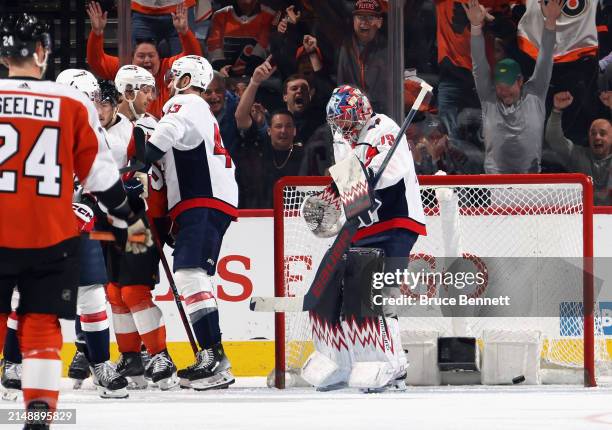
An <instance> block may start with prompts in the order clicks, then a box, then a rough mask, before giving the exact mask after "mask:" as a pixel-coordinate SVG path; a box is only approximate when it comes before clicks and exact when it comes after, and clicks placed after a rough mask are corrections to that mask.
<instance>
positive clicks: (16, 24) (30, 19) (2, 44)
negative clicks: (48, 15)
mask: <svg viewBox="0 0 612 430" xmlns="http://www.w3.org/2000/svg"><path fill="white" fill-rule="evenodd" d="M36 42H40V43H41V44H42V46H43V48H45V49H46V50H47V51H48V52H51V35H50V34H49V27H48V26H47V25H46V24H43V23H41V22H39V21H38V19H36V17H35V16H32V15H28V14H27V13H24V14H21V15H8V16H4V17H2V18H0V57H17V58H19V57H20V58H27V57H32V56H33V55H34V52H35V50H36Z"/></svg>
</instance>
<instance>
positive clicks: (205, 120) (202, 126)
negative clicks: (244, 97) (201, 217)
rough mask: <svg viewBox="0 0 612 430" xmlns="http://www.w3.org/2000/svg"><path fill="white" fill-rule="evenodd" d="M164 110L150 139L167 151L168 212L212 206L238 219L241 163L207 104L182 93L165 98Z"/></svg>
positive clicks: (164, 166)
mask: <svg viewBox="0 0 612 430" xmlns="http://www.w3.org/2000/svg"><path fill="white" fill-rule="evenodd" d="M163 112H164V117H163V118H162V119H161V120H160V121H159V123H158V124H157V127H156V128H155V132H154V133H153V135H152V136H151V137H150V138H149V143H151V144H152V145H153V146H155V147H156V148H157V149H159V150H160V151H163V152H164V153H165V154H164V156H163V157H162V158H161V160H160V164H161V167H162V170H163V172H164V178H165V180H166V186H167V188H168V190H167V194H168V209H169V215H170V216H171V217H172V218H176V217H177V216H178V215H179V214H180V213H181V212H183V211H185V210H187V209H191V208H194V207H208V208H212V209H217V210H219V211H221V212H224V213H226V214H228V215H230V216H232V217H234V218H236V217H237V216H238V210H237V209H236V207H237V205H238V185H237V183H236V177H235V172H236V166H235V165H234V162H233V161H232V159H231V157H230V155H229V152H228V151H227V150H226V149H225V148H224V147H223V141H222V140H221V133H220V132H219V124H218V123H217V120H216V119H215V117H214V116H213V114H212V112H211V111H210V107H209V106H208V103H206V102H205V101H204V99H203V98H201V97H200V96H198V95H195V94H179V95H177V96H174V97H173V98H171V99H170V100H168V102H166V104H165V105H164V108H163Z"/></svg>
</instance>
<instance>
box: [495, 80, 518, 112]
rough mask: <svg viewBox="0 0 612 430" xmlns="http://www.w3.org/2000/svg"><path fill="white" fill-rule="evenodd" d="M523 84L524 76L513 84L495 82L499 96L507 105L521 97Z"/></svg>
mask: <svg viewBox="0 0 612 430" xmlns="http://www.w3.org/2000/svg"><path fill="white" fill-rule="evenodd" d="M522 86H523V79H522V78H519V79H518V80H517V81H516V82H515V83H513V84H512V85H507V84H502V83H497V84H495V93H496V94H497V98H498V99H500V100H501V102H502V103H503V104H505V105H506V106H511V105H513V104H514V103H516V102H517V101H518V99H519V98H520V97H521V87H522Z"/></svg>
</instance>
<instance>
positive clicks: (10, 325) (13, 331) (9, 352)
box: [0, 311, 21, 364]
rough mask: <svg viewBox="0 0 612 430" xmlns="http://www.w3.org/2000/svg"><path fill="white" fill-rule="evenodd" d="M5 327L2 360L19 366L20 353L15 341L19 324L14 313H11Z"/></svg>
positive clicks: (17, 343) (17, 342)
mask: <svg viewBox="0 0 612 430" xmlns="http://www.w3.org/2000/svg"><path fill="white" fill-rule="evenodd" d="M0 323H1V322H0ZM5 325H6V327H7V331H6V336H5V342H4V349H3V351H4V352H3V354H4V359H5V360H6V361H10V362H11V363H16V364H19V363H21V352H20V351H19V341H18V340H17V327H18V326H19V323H18V321H17V313H16V312H14V311H13V312H11V314H10V315H9V317H8V321H7V323H6V324H5Z"/></svg>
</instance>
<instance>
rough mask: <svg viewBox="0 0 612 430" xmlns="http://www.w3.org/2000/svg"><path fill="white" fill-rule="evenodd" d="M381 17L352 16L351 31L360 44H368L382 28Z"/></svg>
mask: <svg viewBox="0 0 612 430" xmlns="http://www.w3.org/2000/svg"><path fill="white" fill-rule="evenodd" d="M382 22H383V20H382V17H380V16H376V15H354V16H353V31H354V32H355V36H356V37H357V40H359V42H361V43H370V42H371V41H372V40H374V37H376V32H378V30H380V27H382Z"/></svg>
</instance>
